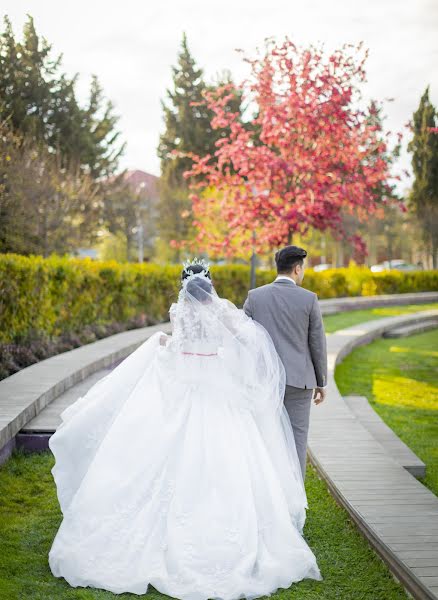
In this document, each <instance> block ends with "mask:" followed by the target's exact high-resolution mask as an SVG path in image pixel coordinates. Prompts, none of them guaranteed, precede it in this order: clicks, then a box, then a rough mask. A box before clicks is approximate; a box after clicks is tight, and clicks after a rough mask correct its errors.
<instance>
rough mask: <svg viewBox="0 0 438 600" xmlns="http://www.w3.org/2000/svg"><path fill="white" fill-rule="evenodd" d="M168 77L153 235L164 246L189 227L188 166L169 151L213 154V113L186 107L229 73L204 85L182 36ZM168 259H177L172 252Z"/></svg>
mask: <svg viewBox="0 0 438 600" xmlns="http://www.w3.org/2000/svg"><path fill="white" fill-rule="evenodd" d="M172 73H173V89H172V90H167V100H168V103H166V102H164V101H162V102H161V106H162V108H163V113H164V123H165V131H164V133H163V134H162V135H161V136H160V142H159V146H158V156H159V158H160V160H161V178H160V183H159V189H160V204H159V233H160V238H161V240H162V241H163V242H165V243H169V242H170V241H171V240H172V239H174V240H177V241H179V240H182V239H187V238H188V237H190V231H191V228H192V216H191V207H192V205H191V201H190V199H189V190H188V182H187V181H186V180H185V179H184V177H183V173H184V171H187V170H189V169H190V168H191V166H192V161H191V159H190V158H187V157H183V158H181V157H174V156H172V155H171V152H172V151H173V150H179V151H181V152H193V153H195V154H199V155H201V156H205V154H207V153H209V154H211V155H213V154H214V152H215V150H216V146H215V143H216V141H217V140H218V139H219V138H220V137H222V136H224V135H225V134H226V133H225V131H224V130H218V129H217V130H214V129H212V127H211V120H212V118H213V113H212V112H211V110H210V109H208V108H207V107H206V106H205V105H204V104H201V105H198V106H191V103H192V102H196V103H198V102H201V103H203V102H204V99H203V96H202V93H203V91H204V90H213V89H214V88H216V87H218V86H220V85H223V84H224V83H229V82H230V81H231V78H230V75H229V73H225V74H223V75H222V76H220V78H219V79H218V81H217V83H215V84H214V85H207V84H206V83H205V81H204V77H203V71H202V69H201V68H199V67H197V66H196V63H195V60H194V58H193V57H192V55H191V53H190V50H189V47H188V43H187V36H186V34H185V33H184V34H183V40H182V45H181V51H180V53H179V55H178V62H177V66H176V67H172ZM230 108H231V109H232V110H236V111H239V109H240V96H239V97H238V96H236V99H235V101H233V102H231V103H230ZM174 258H175V259H176V260H179V251H178V250H176V251H175V253H174Z"/></svg>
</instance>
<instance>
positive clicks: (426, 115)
mask: <svg viewBox="0 0 438 600" xmlns="http://www.w3.org/2000/svg"><path fill="white" fill-rule="evenodd" d="M436 117H437V112H436V109H435V107H434V106H433V105H432V103H431V102H430V99H429V86H428V87H427V88H426V91H425V92H424V94H423V96H422V97H421V100H420V105H419V107H418V109H417V111H416V112H415V113H414V117H413V134H414V135H413V138H412V140H411V141H410V142H409V144H408V150H409V151H410V152H412V168H413V172H414V177H415V179H414V183H413V186H412V190H411V193H410V196H409V205H410V208H411V210H412V211H413V212H414V213H415V215H416V217H417V219H418V221H419V223H420V225H421V228H422V232H423V239H424V241H425V243H426V244H427V245H428V246H429V247H430V248H431V253H432V264H433V268H434V269H436V268H438V134H437V133H434V132H432V131H431V129H432V128H436V127H437V122H436Z"/></svg>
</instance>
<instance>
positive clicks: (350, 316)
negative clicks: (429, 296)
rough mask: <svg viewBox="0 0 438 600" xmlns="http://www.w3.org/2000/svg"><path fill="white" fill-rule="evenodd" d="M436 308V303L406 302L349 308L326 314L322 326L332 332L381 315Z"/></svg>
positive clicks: (386, 315) (394, 314)
mask: <svg viewBox="0 0 438 600" xmlns="http://www.w3.org/2000/svg"><path fill="white" fill-rule="evenodd" d="M431 308H435V309H438V304H437V303H435V304H407V305H406V306H387V307H385V308H369V309H367V310H351V311H348V312H343V313H338V314H337V315H326V316H325V317H324V327H325V330H326V333H333V332H334V331H337V330H338V329H345V328H346V327H352V326H353V325H357V324H358V323H364V322H365V321H374V320H375V319H381V318H382V317H396V316H397V315H405V314H408V313H413V312H418V311H420V310H429V309H431Z"/></svg>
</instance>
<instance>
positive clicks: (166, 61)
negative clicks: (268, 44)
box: [0, 0, 438, 191]
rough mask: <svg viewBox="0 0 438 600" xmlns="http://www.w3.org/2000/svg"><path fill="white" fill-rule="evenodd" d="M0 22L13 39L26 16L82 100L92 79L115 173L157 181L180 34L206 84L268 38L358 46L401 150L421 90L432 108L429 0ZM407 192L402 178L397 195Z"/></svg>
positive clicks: (43, 13)
mask: <svg viewBox="0 0 438 600" xmlns="http://www.w3.org/2000/svg"><path fill="white" fill-rule="evenodd" d="M5 14H7V15H8V16H9V17H10V19H11V20H12V24H13V27H14V30H15V34H16V36H17V35H18V36H20V37H21V29H22V26H23V23H24V21H25V19H26V14H31V15H32V16H33V18H34V20H35V25H36V29H37V32H38V33H39V34H41V35H42V36H44V37H45V38H46V39H47V40H48V41H49V42H50V43H51V44H52V45H53V50H54V53H55V54H60V53H62V54H63V69H64V70H65V71H66V72H67V73H68V74H71V75H72V74H74V73H79V81H78V87H77V90H78V97H79V99H80V100H81V101H85V100H86V98H87V93H88V88H89V84H90V77H91V75H92V74H96V75H97V76H98V78H99V80H100V82H101V84H102V86H103V88H104V92H105V95H106V96H107V97H108V98H109V99H111V100H112V102H113V103H114V105H115V112H116V113H117V114H118V115H119V116H120V120H119V124H118V126H119V129H120V130H121V132H122V137H123V139H124V140H125V141H126V142H127V148H126V151H125V154H124V156H123V158H122V159H121V162H120V166H121V167H122V168H129V169H142V170H144V171H147V172H149V173H152V174H154V175H159V172H160V164H159V159H158V157H157V154H156V148H157V145H158V141H159V135H160V132H161V131H162V130H163V116H162V108H161V104H160V100H161V99H164V98H165V95H166V88H168V87H170V86H171V81H172V79H171V66H172V65H175V64H176V61H177V54H178V51H179V49H180V46H181V40H182V35H183V31H185V32H186V34H187V38H188V44H189V48H190V50H191V52H192V55H193V56H194V58H195V60H196V62H197V64H198V65H199V66H200V67H202V69H203V70H204V76H205V79H206V80H207V81H212V80H213V79H214V78H215V77H216V76H217V75H218V74H219V73H221V72H223V71H224V70H225V69H228V70H230V71H231V74H232V76H233V78H234V80H235V81H240V80H241V79H243V78H244V77H245V76H246V75H247V65H246V63H244V62H243V61H242V56H241V54H239V53H238V52H236V48H242V49H243V50H244V52H245V54H246V55H247V56H254V55H255V53H256V49H257V47H262V46H263V43H264V42H263V41H264V39H265V38H267V37H273V38H275V39H277V40H278V41H282V40H283V39H284V37H285V36H288V37H289V38H290V39H292V40H293V41H294V42H296V43H297V44H304V45H306V44H311V43H314V44H318V43H324V47H325V48H326V49H327V50H331V49H334V48H337V47H340V46H341V45H342V44H344V43H354V44H356V43H357V42H359V41H363V42H364V44H365V46H366V47H367V48H369V57H368V60H367V62H366V65H365V67H366V70H367V81H366V82H365V83H364V84H363V87H362V93H363V96H364V98H375V99H377V100H379V101H382V102H383V104H384V113H385V115H386V116H387V118H386V120H385V126H386V129H388V130H390V131H393V132H396V131H404V132H405V133H406V142H407V141H408V138H409V133H408V132H407V130H406V128H405V124H406V123H407V122H408V120H409V119H410V118H411V117H412V113H413V112H414V110H415V109H416V108H417V106H418V103H419V100H420V97H421V95H422V93H423V92H424V90H425V88H426V86H427V85H430V96H431V100H432V102H433V103H434V104H435V106H437V107H438V2H436V1H435V0H368V1H367V2H365V1H362V2H360V3H359V2H353V1H352V0H329V1H327V0H304V1H302V2H298V1H296V0H270V1H269V2H266V1H264V2H262V1H261V0H238V1H236V0H232V1H231V0H222V1H221V2H212V1H210V2H206V1H205V0H202V1H199V0H172V1H171V0H159V1H158V0H154V1H151V0H124V2H121V1H120V0H117V1H115V0H88V1H85V0H75V1H74V2H59V0H32V2H23V1H22V0H0V15H2V16H3V15H5ZM390 98H392V99H393V100H392V101H389V100H388V99H390ZM404 169H408V170H410V155H408V154H407V152H406V151H404V152H403V153H402V157H401V160H400V163H399V167H398V171H399V172H402V171H403V170H404ZM408 184H409V179H404V181H403V182H402V183H400V184H398V188H399V189H400V191H401V190H402V189H403V188H406V186H407V185H408Z"/></svg>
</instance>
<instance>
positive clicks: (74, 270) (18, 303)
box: [0, 254, 438, 342]
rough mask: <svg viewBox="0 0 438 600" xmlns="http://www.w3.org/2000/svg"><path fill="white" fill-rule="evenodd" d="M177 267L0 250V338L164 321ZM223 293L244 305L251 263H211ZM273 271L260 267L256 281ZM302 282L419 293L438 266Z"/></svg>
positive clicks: (319, 287)
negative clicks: (141, 318)
mask: <svg viewBox="0 0 438 600" xmlns="http://www.w3.org/2000/svg"><path fill="white" fill-rule="evenodd" d="M179 273H180V267H179V266H177V265H176V266H173V265H172V266H165V267H163V266H159V265H152V264H128V263H117V262H115V261H107V262H99V261H93V260H91V259H87V258H85V259H78V258H61V257H50V258H46V259H45V258H42V257H40V256H30V257H27V256H20V255H17V254H0V341H1V342H9V341H17V340H23V339H26V337H27V336H28V335H29V334H30V333H33V334H35V332H36V333H38V334H41V335H45V336H56V335H60V334H62V333H65V332H74V331H76V332H78V331H81V329H82V328H83V327H84V326H86V325H89V324H91V323H99V324H107V323H111V322H113V321H117V322H123V321H125V320H128V319H132V318H133V317H136V316H142V315H146V316H147V317H148V319H149V322H153V321H155V322H156V321H163V320H166V319H167V311H168V309H169V306H170V304H171V303H172V302H173V301H174V300H175V299H176V297H177V293H178V280H179ZM212 275H213V279H214V281H215V285H216V289H217V291H218V293H219V295H221V296H225V297H227V298H229V299H230V300H231V301H232V302H234V303H235V304H237V305H240V306H241V305H242V303H243V301H244V299H245V297H246V293H247V289H248V283H249V268H248V267H246V266H242V265H227V266H216V267H213V268H212ZM274 277H275V273H274V272H273V271H268V270H260V271H258V273H257V285H263V284H265V283H268V282H270V281H272V280H273V278H274ZM304 286H305V287H307V288H308V289H311V290H313V291H315V292H316V293H317V294H318V296H319V297H320V298H334V297H338V296H359V295H374V294H391V293H402V292H423V291H431V290H437V289H438V271H415V272H409V273H401V272H397V271H391V272H384V273H371V272H370V271H369V270H368V269H367V268H364V267H350V268H346V269H332V270H329V271H324V272H321V273H315V272H314V271H312V270H310V269H309V270H308V271H307V273H306V277H305V279H304Z"/></svg>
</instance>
